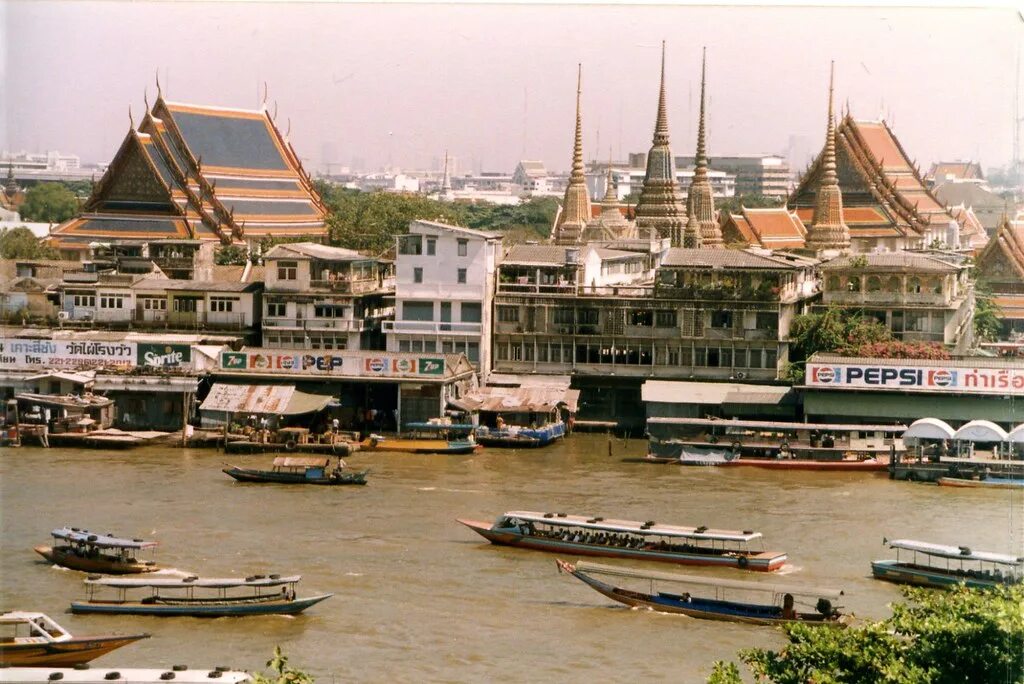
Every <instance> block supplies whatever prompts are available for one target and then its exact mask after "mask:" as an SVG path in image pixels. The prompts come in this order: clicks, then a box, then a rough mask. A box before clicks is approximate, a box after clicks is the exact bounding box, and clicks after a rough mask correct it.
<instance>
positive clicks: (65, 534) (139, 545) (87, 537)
mask: <svg viewBox="0 0 1024 684" xmlns="http://www.w3.org/2000/svg"><path fill="white" fill-rule="evenodd" d="M50 536H52V537H53V538H54V539H65V540H67V541H69V542H76V543H78V544H88V545H89V546H95V547H98V548H101V549H149V548H152V547H154V546H157V545H158V544H159V542H155V541H146V540H145V539H126V538H123V537H115V536H113V535H110V534H94V533H92V532H90V531H89V530H79V529H75V528H74V527H60V528H58V529H56V530H54V531H53V532H51V533H50Z"/></svg>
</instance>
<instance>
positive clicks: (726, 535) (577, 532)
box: [458, 511, 786, 572]
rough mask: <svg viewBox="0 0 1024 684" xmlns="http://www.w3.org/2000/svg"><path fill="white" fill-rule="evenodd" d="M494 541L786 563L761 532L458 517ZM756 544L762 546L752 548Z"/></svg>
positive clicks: (695, 559)
mask: <svg viewBox="0 0 1024 684" xmlns="http://www.w3.org/2000/svg"><path fill="white" fill-rule="evenodd" d="M458 522H460V523H462V524H463V525H465V526H466V527H468V528H470V529H471V530H473V531H474V532H476V533H477V534H479V535H481V536H482V537H484V538H485V539H487V540H488V541H489V542H491V543H492V544H498V545H503V546H518V547H522V548H527V549H534V550H538V551H550V552H554V553H569V554H575V555H579V556H609V557H612V558H633V559H637V560H649V561H662V562H666V563H679V564H682V565H714V566H719V567H732V568H740V569H745V570H759V571H762V572H769V571H773V570H778V569H779V568H781V567H782V566H783V564H785V562H786V554H785V553H782V552H781V551H765V550H764V549H763V542H762V541H761V533H760V532H754V531H753V530H743V531H734V530H713V529H710V528H708V527H705V526H703V525H702V526H699V527H681V526H678V525H662V524H659V523H657V522H655V521H654V520H648V521H646V522H637V521H632V520H613V519H610V518H601V517H593V518H588V517H587V516H582V515H568V514H566V513H540V512H535V511H509V512H507V513H505V514H504V515H502V516H501V517H499V518H498V519H497V521H496V522H495V523H494V524H492V525H488V524H487V523H485V522H479V521H476V520H464V519H458ZM754 543H756V545H757V547H758V548H751V546H752V544H754Z"/></svg>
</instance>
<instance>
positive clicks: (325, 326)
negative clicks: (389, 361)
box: [263, 242, 395, 350]
mask: <svg viewBox="0 0 1024 684" xmlns="http://www.w3.org/2000/svg"><path fill="white" fill-rule="evenodd" d="M264 263H265V267H264V269H265V272H266V286H265V288H266V289H265V293H264V296H263V346H264V347H275V348H280V349H352V350H359V349H366V350H381V349H384V336H383V330H382V327H381V323H382V321H384V319H386V318H390V317H391V315H392V313H393V307H392V305H391V304H390V302H389V301H388V300H389V299H390V297H391V296H392V295H393V294H394V291H395V280H394V269H393V264H392V263H391V262H389V261H386V260H383V259H376V258H372V257H367V256H363V255H362V254H359V253H358V252H355V251H353V250H350V249H342V248H340V247H328V246H326V245H319V244H314V243H311V242H294V243H289V244H281V245H276V246H275V247H273V248H271V249H270V251H268V252H267V253H266V255H264Z"/></svg>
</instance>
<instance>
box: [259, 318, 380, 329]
mask: <svg viewBox="0 0 1024 684" xmlns="http://www.w3.org/2000/svg"><path fill="white" fill-rule="evenodd" d="M263 327H264V328H288V329H292V330H334V331H338V332H362V331H363V330H366V329H368V327H367V325H366V323H365V321H363V320H353V319H351V318H281V317H274V318H270V317H264V319H263Z"/></svg>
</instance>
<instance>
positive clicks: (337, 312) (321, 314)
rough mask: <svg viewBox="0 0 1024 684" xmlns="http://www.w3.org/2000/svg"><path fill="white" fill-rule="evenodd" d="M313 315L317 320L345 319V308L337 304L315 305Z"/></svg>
mask: <svg viewBox="0 0 1024 684" xmlns="http://www.w3.org/2000/svg"><path fill="white" fill-rule="evenodd" d="M313 315H314V316H315V317H316V318H344V317H345V307H343V306H338V305H336V304H314V305H313Z"/></svg>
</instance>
